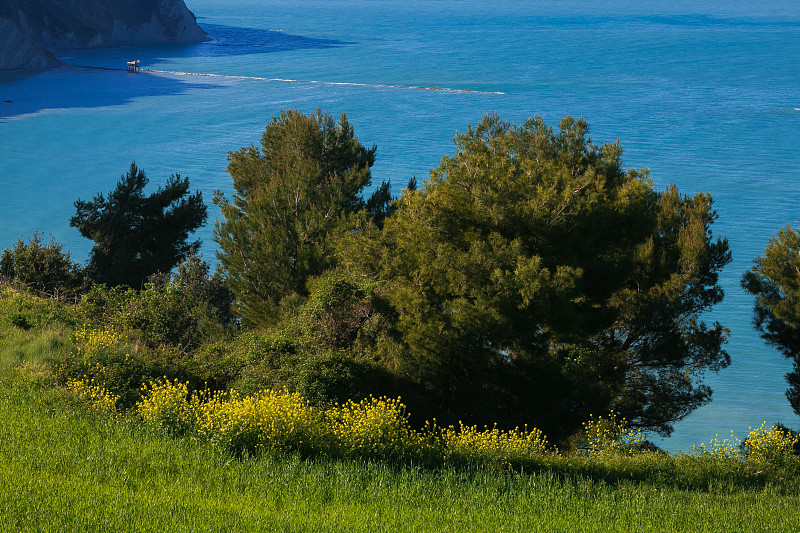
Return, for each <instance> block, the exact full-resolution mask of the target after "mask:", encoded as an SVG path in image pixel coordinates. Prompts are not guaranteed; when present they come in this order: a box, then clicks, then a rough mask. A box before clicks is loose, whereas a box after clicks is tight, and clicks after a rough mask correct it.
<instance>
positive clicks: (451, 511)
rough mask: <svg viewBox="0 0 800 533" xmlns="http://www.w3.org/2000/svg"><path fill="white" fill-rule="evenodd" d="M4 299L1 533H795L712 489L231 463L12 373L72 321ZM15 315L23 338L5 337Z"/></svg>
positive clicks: (355, 466) (776, 500)
mask: <svg viewBox="0 0 800 533" xmlns="http://www.w3.org/2000/svg"><path fill="white" fill-rule="evenodd" d="M2 296H3V298H2V304H3V305H2V308H1V309H0V319H3V320H0V531H3V532H6V531H8V532H13V531H43V532H46V531H59V532H61V531H159V532H161V531H226V532H227V531H458V532H465V531H626V532H628V531H636V532H640V531H641V532H647V531H659V532H661V531H701V530H707V531H796V530H797V524H800V505H798V504H800V501H799V500H800V497H798V496H797V495H794V494H796V493H797V491H795V490H790V492H791V493H792V495H789V496H786V495H781V494H779V493H778V491H777V490H775V491H773V490H772V489H770V488H767V489H760V490H744V489H738V488H733V487H732V486H731V485H730V484H720V485H719V488H718V489H714V490H712V491H691V490H682V489H679V488H672V487H669V486H665V485H663V484H660V483H651V482H644V483H636V482H632V481H622V482H619V483H604V482H602V481H596V480H591V479H589V478H587V477H585V476H582V475H581V474H580V473H572V474H562V475H557V474H554V473H552V472H546V471H545V472H540V473H535V474H503V473H496V472H492V471H488V470H473V471H467V470H453V469H443V470H433V471H431V470H420V469H413V468H411V469H401V470H395V469H392V468H389V467H386V466H383V465H375V464H367V463H363V462H354V461H328V460H319V461H307V462H304V461H300V460H297V459H295V458H285V459H269V458H264V459H260V460H244V461H240V460H235V459H232V458H231V456H229V455H227V454H226V453H224V452H222V451H218V450H216V449H214V448H212V447H210V446H207V445H204V444H201V443H198V442H195V441H192V440H190V439H172V438H168V437H165V436H163V435H160V434H158V433H154V432H153V431H151V430H149V429H147V428H144V427H142V426H141V425H140V424H138V423H136V422H135V421H132V420H128V419H113V418H111V417H108V416H102V415H98V414H95V413H93V412H91V411H87V409H86V408H85V407H83V406H82V405H80V404H78V403H76V402H75V400H74V399H73V398H72V397H71V396H70V395H68V394H67V393H66V392H64V391H60V390H58V389H54V388H53V387H52V383H51V382H50V380H49V378H48V377H47V375H46V374H41V375H39V376H38V377H37V376H36V372H33V373H32V372H30V371H28V372H25V373H19V372H15V371H13V370H12V366H13V365H16V364H18V363H20V362H34V363H35V362H36V361H37V360H40V359H43V358H45V357H47V354H49V353H53V352H59V351H68V350H69V347H70V343H69V341H68V339H69V331H70V326H71V324H70V323H69V322H70V319H71V318H72V317H70V316H69V313H66V314H63V313H62V312H61V311H60V310H59V309H58V308H57V307H53V306H50V305H49V304H47V303H46V302H41V301H38V302H37V301H33V300H31V299H28V298H25V297H23V296H20V295H18V294H17V295H9V293H5V294H3V295H2ZM13 313H22V314H24V315H25V316H26V317H28V321H29V322H30V324H31V325H32V326H33V327H32V328H31V329H29V330H27V331H26V330H23V329H20V328H18V327H15V326H10V325H9V324H8V320H6V318H7V316H10V315H11V314H13ZM565 471H568V470H565ZM712 489H713V487H712ZM784 490H785V488H784Z"/></svg>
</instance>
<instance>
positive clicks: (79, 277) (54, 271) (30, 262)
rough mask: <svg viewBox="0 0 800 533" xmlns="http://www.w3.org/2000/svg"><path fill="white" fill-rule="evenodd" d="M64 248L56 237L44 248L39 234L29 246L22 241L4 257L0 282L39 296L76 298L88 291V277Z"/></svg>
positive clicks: (32, 238) (0, 267)
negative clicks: (8, 282) (86, 277)
mask: <svg viewBox="0 0 800 533" xmlns="http://www.w3.org/2000/svg"><path fill="white" fill-rule="evenodd" d="M63 248H64V245H62V244H59V243H57V242H55V238H54V237H52V236H51V237H50V242H49V243H47V244H44V242H43V240H42V235H41V234H40V233H38V232H34V234H33V237H31V238H30V240H28V242H27V243H25V241H24V240H23V239H22V237H20V238H19V240H18V241H17V242H16V243H15V244H14V246H13V247H12V248H7V249H6V250H5V251H4V252H3V254H2V256H0V278H2V279H5V280H7V281H13V282H16V283H18V284H20V285H22V286H24V287H27V288H29V289H31V290H33V291H35V292H38V293H45V294H49V295H51V296H55V297H63V296H75V295H76V294H78V293H80V292H82V290H83V289H84V288H85V285H86V281H85V276H84V273H83V270H82V269H81V267H80V266H79V265H78V264H77V263H75V262H74V261H72V258H71V257H70V254H69V252H66V253H64V252H63V251H62V250H63Z"/></svg>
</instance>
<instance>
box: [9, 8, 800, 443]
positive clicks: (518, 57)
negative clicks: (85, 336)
mask: <svg viewBox="0 0 800 533" xmlns="http://www.w3.org/2000/svg"><path fill="white" fill-rule="evenodd" d="M186 3H187V5H188V6H189V8H190V9H191V10H193V11H194V12H195V14H197V16H198V21H199V22H200V24H201V25H202V26H203V27H204V28H205V29H206V30H207V31H208V32H209V35H210V37H211V38H212V40H211V41H210V42H208V43H203V44H198V45H191V46H171V47H166V46H152V47H135V48H134V47H116V48H110V49H103V50H88V51H87V50H69V51H63V52H60V53H59V55H60V57H61V58H62V59H63V60H64V61H66V62H68V63H70V64H73V65H84V66H92V67H110V68H121V67H124V62H125V60H127V59H141V60H142V63H143V66H144V67H145V68H146V69H150V70H151V71H161V72H159V73H156V72H149V73H143V74H137V75H132V74H127V73H124V72H122V71H112V70H95V69H81V68H64V69H58V70H54V71H49V72H43V73H36V74H25V75H22V74H10V75H9V74H4V75H0V222H1V223H0V247H8V246H10V245H11V244H12V243H13V242H14V241H15V240H16V239H17V237H19V236H20V235H21V234H24V235H26V236H29V235H30V234H31V233H32V231H33V230H41V231H44V232H50V233H52V234H53V235H54V236H55V237H56V239H57V240H58V241H60V242H63V243H65V244H66V247H67V248H68V249H70V250H72V252H73V255H74V257H75V258H77V259H79V260H84V259H85V258H86V255H87V253H88V250H89V248H90V245H89V244H90V243H89V241H86V240H84V239H82V238H81V237H80V236H79V235H78V233H77V232H76V231H75V230H73V229H71V228H69V226H68V220H69V218H70V216H72V214H73V213H74V207H73V205H72V203H73V201H74V200H75V199H76V198H79V197H80V198H82V199H88V198H90V197H91V196H93V195H94V194H96V193H98V192H101V191H102V192H105V191H108V190H109V189H111V188H113V186H114V184H115V182H116V180H117V179H118V178H119V176H120V174H121V173H122V172H124V171H125V169H126V168H127V167H128V165H129V164H130V162H131V160H136V163H137V164H138V165H139V166H140V167H141V168H144V169H145V171H146V172H147V174H148V176H149V177H150V178H151V182H152V183H153V184H154V185H155V184H158V183H161V182H163V181H164V180H165V179H166V177H167V176H169V175H170V174H171V173H173V172H179V173H181V174H182V175H188V176H189V178H190V181H191V183H192V185H193V187H197V188H199V189H200V190H202V191H203V193H204V195H205V197H206V200H207V201H209V203H210V199H211V194H212V191H213V190H214V189H222V190H223V191H230V189H231V187H230V179H229V177H228V176H227V174H226V173H225V167H226V155H227V153H228V151H229V150H235V149H238V148H239V147H241V146H244V145H247V144H250V143H257V142H258V140H259V139H260V134H261V132H262V131H263V128H264V125H265V124H266V123H267V122H268V121H269V119H270V117H271V116H273V115H275V114H277V113H279V111H280V110H281V109H282V108H297V109H299V110H301V111H303V112H312V111H314V110H316V109H317V108H322V109H324V110H327V111H328V112H329V113H332V114H334V115H338V114H340V113H342V112H346V113H347V115H348V117H349V118H350V119H351V121H352V122H353V124H354V126H355V130H356V134H357V135H358V136H359V138H360V140H361V141H362V142H363V143H364V144H367V145H371V144H377V146H378V160H377V163H376V164H375V167H374V168H373V176H374V177H375V180H376V181H378V182H379V181H380V180H382V179H389V180H391V182H392V184H393V186H394V189H395V191H396V192H399V189H400V188H401V187H402V186H404V185H405V183H406V182H407V181H408V178H410V177H412V176H416V177H417V178H418V179H423V178H426V177H427V176H428V173H429V171H430V169H432V168H434V167H435V166H436V165H437V164H438V161H439V159H440V158H441V156H442V155H443V154H446V153H451V152H452V142H451V139H452V136H453V134H454V133H455V132H456V131H457V130H464V129H465V128H466V126H467V125H468V124H474V123H476V122H477V121H478V120H479V119H480V117H481V115H483V114H484V113H488V112H492V111H495V112H497V113H498V114H499V115H500V116H501V117H502V118H504V119H507V120H513V121H516V122H520V121H522V120H524V119H526V118H528V117H530V116H531V115H534V114H538V115H541V116H543V117H544V118H545V119H546V120H547V121H548V122H550V123H551V124H554V125H555V124H556V123H557V121H558V119H559V118H561V117H563V116H565V115H567V114H572V115H582V116H583V117H585V118H586V120H587V121H588V122H589V124H590V127H591V133H592V137H593V139H594V140H595V141H596V142H602V141H614V140H617V139H619V141H620V142H621V143H622V145H623V146H624V148H625V153H624V161H625V164H626V165H627V166H629V167H637V168H639V167H648V168H649V169H650V171H651V176H652V178H653V180H654V181H655V183H656V184H657V185H658V187H659V188H663V187H664V186H665V185H667V184H669V183H676V184H677V185H678V187H679V188H680V189H681V190H682V191H684V192H686V193H695V192H699V191H708V192H710V193H711V194H712V196H713V197H714V200H715V205H716V208H717V210H718V213H719V220H718V222H717V223H716V224H715V228H714V230H715V232H716V234H718V235H723V236H726V237H727V238H728V239H729V241H730V245H731V249H732V251H733V257H734V261H733V263H732V264H731V265H729V266H728V267H727V268H726V270H725V272H724V274H723V276H722V285H723V287H724V288H725V290H726V298H725V301H724V303H723V304H721V305H720V306H718V307H717V308H716V309H715V310H714V311H713V312H712V313H711V316H710V317H709V318H710V319H713V320H719V321H720V322H722V323H723V324H724V325H726V326H727V327H729V328H730V330H731V339H730V342H729V344H728V351H729V352H730V354H731V357H732V359H733V363H732V365H731V366H730V367H729V368H728V369H726V370H724V371H722V372H721V373H720V374H719V375H713V374H712V375H710V376H709V377H708V379H707V381H708V383H709V384H710V385H711V386H712V387H713V388H714V389H715V396H714V400H713V402H711V403H710V404H709V405H707V406H704V407H702V408H701V409H699V410H697V411H696V412H695V413H693V414H692V415H691V416H690V417H688V418H687V419H686V420H684V421H682V422H680V423H679V424H678V425H677V427H676V431H675V434H674V435H673V436H672V437H671V438H669V439H667V440H666V441H664V442H663V444H664V445H665V446H666V447H668V448H670V449H683V450H685V449H687V448H688V447H689V446H690V445H691V444H693V443H699V442H702V441H707V440H708V439H709V438H711V437H713V436H714V434H716V433H719V434H720V435H727V433H728V432H729V431H730V430H735V431H736V432H737V434H740V435H741V434H742V433H744V432H746V430H747V427H748V426H750V425H753V426H756V425H759V424H760V423H761V422H762V421H764V420H766V421H768V422H769V423H773V422H776V421H783V422H785V423H787V424H789V425H791V426H797V425H798V421H797V418H796V416H795V415H794V414H793V413H792V412H791V409H790V408H789V406H788V403H787V402H786V400H785V398H784V390H785V383H784V381H783V375H784V373H785V372H786V371H787V370H788V368H789V365H788V363H787V362H786V361H784V360H783V359H782V358H781V356H780V355H779V354H778V353H777V352H776V351H775V350H773V349H771V348H768V347H766V346H765V345H764V344H763V343H762V341H761V340H760V339H759V338H758V336H757V335H756V333H755V332H754V331H753V330H752V328H751V326H750V316H751V305H752V302H751V300H750V298H749V297H748V296H747V295H746V294H744V292H743V291H742V290H741V289H740V288H739V287H738V280H739V278H740V276H741V274H742V272H743V271H744V270H746V269H747V268H748V267H749V265H750V262H751V261H752V258H753V257H754V256H755V255H756V254H757V253H759V252H761V251H763V249H764V246H765V245H766V244H767V242H768V240H769V238H770V236H771V235H772V234H773V233H774V232H776V231H777V229H778V228H779V227H781V226H783V225H785V224H787V223H791V224H792V225H797V222H798V218H799V217H800V210H799V209H798V207H797V206H798V200H800V189H798V184H799V183H800V10H798V9H797V5H796V3H795V2H794V1H781V0H775V1H769V0H768V1H766V2H762V3H760V4H756V3H753V2H750V1H749V0H748V1H744V0H728V1H726V2H724V3H723V2H712V1H692V2H688V1H685V2H671V3H669V5H668V6H664V5H662V2H645V4H648V5H644V6H643V5H642V2H633V1H629V2H628V1H623V2H620V1H617V2H589V1H571V0H565V1H536V0H530V1H525V2H523V1H512V0H495V1H493V2H483V1H478V0H448V1H447V2H444V1H438V0H431V1H425V2H421V1H416V0H339V1H336V2H330V1H319V0H316V1H315V0H292V1H289V0H236V1H233V0H186ZM723 4H724V5H723ZM165 72H171V73H165ZM187 73H194V74H203V75H202V76H200V75H189V74H187ZM414 87H429V88H433V87H435V88H442V89H452V90H448V91H438V90H430V89H420V88H414ZM6 100H10V102H6ZM215 216H216V212H215V211H213V209H212V216H211V222H212V223H213V219H214V217H215ZM212 225H213V224H211V223H210V224H209V225H208V227H206V228H205V229H203V230H202V231H201V232H200V237H201V238H202V239H203V240H204V242H205V245H204V248H203V251H204V253H205V255H206V257H213V255H214V243H213V240H212Z"/></svg>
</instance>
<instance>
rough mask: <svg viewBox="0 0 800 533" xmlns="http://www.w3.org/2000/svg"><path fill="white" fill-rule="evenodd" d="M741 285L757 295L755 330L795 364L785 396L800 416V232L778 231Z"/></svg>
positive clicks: (788, 376) (790, 230)
mask: <svg viewBox="0 0 800 533" xmlns="http://www.w3.org/2000/svg"><path fill="white" fill-rule="evenodd" d="M742 287H744V289H745V290H746V291H747V292H749V293H750V294H752V295H753V296H755V303H754V306H753V325H754V327H755V328H756V330H758V332H759V333H760V334H761V337H762V338H763V339H764V340H765V341H767V344H769V345H771V346H774V347H776V348H777V349H778V350H780V352H781V353H782V354H783V355H784V356H786V357H787V358H788V359H790V360H791V361H792V362H793V363H794V369H793V370H792V372H790V373H788V374H787V375H786V381H787V383H788V385H789V386H788V388H787V391H786V397H787V398H788V400H789V404H790V405H791V406H792V409H794V412H795V413H797V414H798V415H800V232H798V231H795V230H793V229H792V228H791V227H790V226H789V225H787V226H786V227H785V228H781V229H780V230H778V235H777V236H773V237H772V239H770V241H769V244H768V245H767V247H766V249H765V250H764V255H763V256H757V257H756V258H755V260H754V261H753V267H752V268H751V269H750V270H749V271H748V272H746V273H745V274H744V276H743V277H742Z"/></svg>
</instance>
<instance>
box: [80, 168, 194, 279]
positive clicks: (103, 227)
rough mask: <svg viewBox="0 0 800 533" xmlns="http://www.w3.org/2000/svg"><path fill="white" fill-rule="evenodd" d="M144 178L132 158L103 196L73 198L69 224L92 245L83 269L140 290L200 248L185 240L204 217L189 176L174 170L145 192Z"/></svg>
mask: <svg viewBox="0 0 800 533" xmlns="http://www.w3.org/2000/svg"><path fill="white" fill-rule="evenodd" d="M148 181H149V180H148V179H147V177H146V176H145V173H144V171H143V170H142V169H140V168H137V166H136V163H135V162H132V163H131V167H130V169H129V170H128V172H126V173H125V174H124V175H123V176H122V178H121V179H120V181H119V182H118V183H117V187H116V188H115V189H114V190H113V191H111V192H109V193H108V195H107V196H104V195H103V194H99V195H97V196H95V197H94V199H92V201H90V202H85V201H82V200H80V199H78V200H76V201H75V208H76V210H77V214H76V215H75V216H74V217H72V219H70V226H72V227H75V228H78V231H80V232H81V235H83V236H84V237H86V238H87V239H91V240H93V241H94V243H95V244H94V247H93V248H92V251H91V254H90V258H89V264H88V266H87V272H88V273H89V275H90V276H91V277H92V278H93V279H94V280H95V281H96V282H98V283H105V284H107V285H110V286H117V285H127V286H129V287H133V288H137V289H138V288H140V287H141V286H142V284H143V283H144V280H145V279H146V278H147V277H148V276H150V275H151V274H154V273H156V272H169V271H170V270H171V269H172V267H174V266H175V265H176V264H178V262H180V261H181V259H183V258H184V257H186V255H187V254H188V253H189V251H190V250H192V249H196V248H198V247H199V246H200V241H199V240H198V241H194V242H189V240H188V239H189V234H190V233H192V232H193V231H195V230H196V229H197V228H199V227H201V226H202V225H203V224H204V223H205V221H206V216H207V209H206V205H205V204H204V203H203V196H202V193H201V192H199V191H197V192H195V193H194V194H189V179H188V178H181V176H180V175H179V174H176V175H173V176H171V177H170V178H169V179H168V180H167V183H166V184H165V185H164V187H159V188H158V189H157V190H156V191H155V192H153V193H152V194H151V195H149V196H147V195H145V193H144V188H145V186H146V185H147V183H148Z"/></svg>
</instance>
